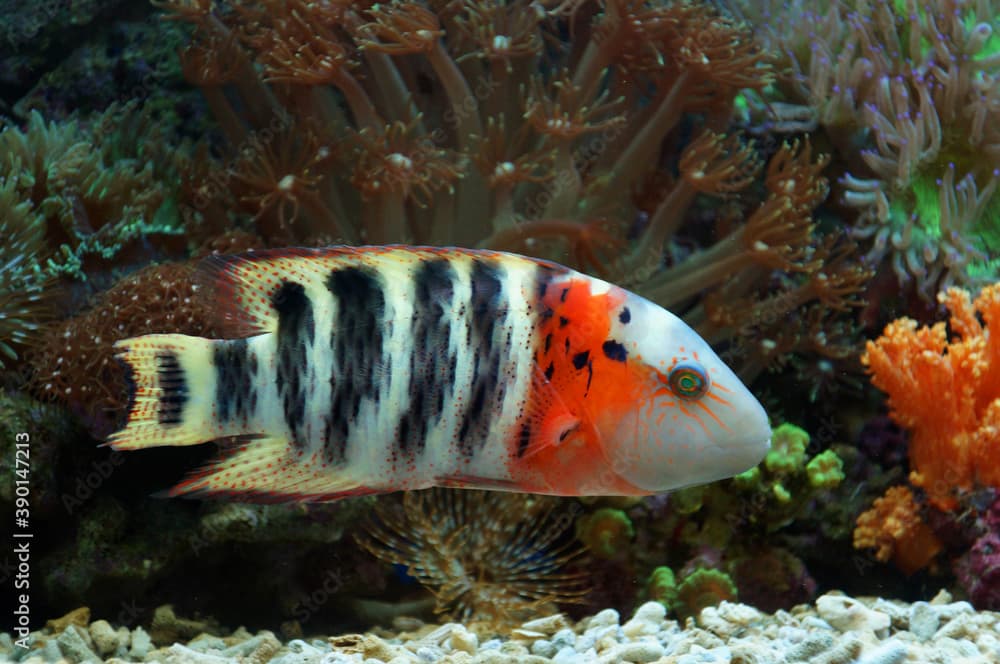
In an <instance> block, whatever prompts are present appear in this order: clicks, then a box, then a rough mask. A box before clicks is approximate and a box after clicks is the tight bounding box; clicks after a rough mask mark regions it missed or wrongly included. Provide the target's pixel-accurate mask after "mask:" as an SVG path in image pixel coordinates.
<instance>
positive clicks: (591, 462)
mask: <svg viewBox="0 0 1000 664" xmlns="http://www.w3.org/2000/svg"><path fill="white" fill-rule="evenodd" d="M196 279H197V284H198V289H199V293H201V296H203V297H208V298H210V301H211V302H212V303H214V304H215V306H216V307H217V309H218V312H219V315H220V318H221V320H222V321H223V323H222V324H223V325H224V328H223V329H224V332H223V334H222V335H221V336H224V337H225V338H222V339H206V338H201V337H193V336H187V335H182V334H149V335H145V336H140V337H134V338H130V339H125V340H122V341H118V342H117V343H116V344H115V348H116V351H117V357H118V358H119V359H120V360H121V361H122V362H123V363H124V365H125V368H126V372H127V375H128V382H129V402H128V403H129V405H128V419H127V421H126V423H125V425H124V427H123V428H122V429H120V430H119V431H117V432H115V433H113V434H112V435H111V436H110V437H109V438H108V439H107V441H106V444H107V445H110V446H111V447H112V448H114V449H115V450H139V449H146V448H151V447H157V446H188V445H198V444H202V443H205V442H208V441H212V440H227V441H229V443H228V444H227V445H224V447H225V448H226V449H225V451H224V452H223V454H222V456H220V457H219V458H218V459H217V460H215V461H213V462H211V463H209V464H208V465H206V466H204V467H202V468H200V469H197V470H195V471H194V472H193V473H191V474H190V475H189V476H187V477H186V478H184V479H183V480H182V481H181V482H180V483H179V484H177V485H176V486H174V487H173V488H171V489H169V490H167V491H166V492H165V493H166V495H168V496H181V495H184V496H189V497H190V496H193V497H213V498H228V499H233V500H244V501H254V502H292V501H303V502H325V501H332V500H337V499H340V498H344V497H348V496H359V495H367V494H377V493H385V492H392V491H400V490H414V489H422V488H427V487H431V486H445V487H457V488H479V489H491V490H499V491H515V492H525V493H538V494H549V495H561V496H582V495H620V496H642V495H651V494H656V493H661V492H664V491H668V490H671V489H677V488H680V487H684V486H689V485H694V484H702V483H707V482H711V481H714V480H719V479H723V478H726V477H730V476H732V475H735V474H737V473H740V472H742V471H744V470H746V469H748V468H750V467H752V466H754V465H756V464H757V463H759V462H760V460H761V459H762V458H763V456H764V454H765V453H766V452H767V450H768V449H769V446H770V439H771V428H770V424H769V420H768V417H767V414H766V413H765V411H764V409H763V407H762V406H761V404H760V403H759V402H758V401H757V399H756V398H755V397H754V396H753V394H752V393H751V392H750V391H749V389H748V388H747V387H746V386H745V385H743V383H742V382H741V381H740V379H739V378H738V377H737V376H736V375H735V374H734V373H733V371H732V370H731V369H730V368H729V367H728V366H726V364H725V363H724V362H723V361H722V360H721V359H720V358H719V356H718V355H717V354H716V353H715V352H714V351H713V350H712V348H711V347H710V346H709V345H708V343H707V342H706V341H705V340H704V339H702V338H701V337H700V336H699V335H698V334H697V333H696V332H695V331H694V330H692V329H691V328H690V327H688V325H686V324H685V323H684V322H683V321H682V320H681V319H680V318H679V317H677V316H675V315H674V314H672V313H670V312H669V311H667V310H666V309H663V308H662V307H660V306H658V305H656V304H655V303H653V302H651V301H649V300H646V299H644V298H643V297H641V296H639V295H636V294H634V293H631V292H629V291H627V290H625V289H623V288H621V287H618V286H615V285H612V284H610V283H608V282H606V281H603V280H601V279H598V278H595V277H592V276H588V275H585V274H583V273H580V272H577V271H575V270H573V269H570V268H568V267H565V266H562V265H559V264H557V263H553V262H549V261H545V260H539V259H534V258H529V257H525V256H521V255H517V254H513V253H506V252H500V251H490V250H484V249H462V248H451V247H449V248H441V247H418V246H404V245H391V246H361V247H349V246H332V247H326V248H320V249H305V248H289V249H275V250H266V251H258V252H250V253H246V254H242V255H235V256H212V257H209V258H207V259H205V261H203V263H202V264H201V265H200V266H199V268H198V275H197V277H196Z"/></svg>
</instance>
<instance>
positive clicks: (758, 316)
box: [158, 0, 870, 379]
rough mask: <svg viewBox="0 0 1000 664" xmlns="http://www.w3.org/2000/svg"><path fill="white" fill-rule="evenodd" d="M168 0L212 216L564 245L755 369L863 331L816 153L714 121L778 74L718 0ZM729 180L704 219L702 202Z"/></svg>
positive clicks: (465, 240)
mask: <svg viewBox="0 0 1000 664" xmlns="http://www.w3.org/2000/svg"><path fill="white" fill-rule="evenodd" d="M158 4H159V6H161V7H162V8H163V9H164V10H166V12H167V14H166V17H167V18H170V19H175V20H178V21H181V22H183V23H184V24H186V25H187V26H189V29H190V31H191V36H192V39H191V43H190V45H189V46H188V47H187V48H186V49H185V50H184V52H183V53H182V55H181V68H182V70H183V72H184V75H185V77H186V78H187V79H188V81H189V82H191V83H192V84H193V85H196V86H197V87H198V88H199V89H200V90H201V91H202V92H203V94H204V96H205V99H206V101H207V103H208V105H209V107H210V109H211V111H212V113H213V115H214V117H215V119H216V121H217V122H218V124H219V127H220V129H221V131H222V133H223V134H224V135H225V136H226V139H227V141H228V145H226V146H225V148H224V153H225V154H224V157H225V158H226V159H227V160H228V162H229V163H228V164H227V165H224V166H221V167H220V166H205V165H204V164H198V165H196V167H195V168H196V169H197V171H198V172H193V173H191V174H190V177H189V178H188V184H187V185H186V187H187V188H188V189H189V190H190V192H191V194H192V195H191V196H189V198H191V199H192V200H194V201H196V202H197V205H195V206H194V207H195V208H197V210H196V211H194V212H192V214H193V216H194V217H196V218H199V219H200V220H201V221H202V222H203V224H217V223H218V221H217V220H218V219H220V218H222V215H224V213H225V210H226V209H229V208H231V207H232V204H233V203H235V204H236V205H237V206H238V207H239V208H240V209H241V210H242V211H243V212H244V213H245V214H247V215H249V216H250V217H252V220H253V225H254V229H255V231H256V232H257V233H259V234H260V235H261V236H262V237H263V238H264V239H265V241H266V242H278V241H282V242H287V241H294V242H297V243H313V242H315V241H316V240H317V239H318V238H325V239H329V240H333V241H336V242H344V243H349V244H354V243H359V242H371V243H392V242H406V243H418V244H435V245H451V244H455V245H461V246H485V247H491V248H495V249H504V250H510V251H520V252H523V253H528V254H532V255H536V256H540V257H543V258H551V259H555V260H560V261H562V262H567V263H571V264H572V265H573V266H575V267H578V268H581V269H585V270H588V271H591V272H594V273H597V274H600V275H601V276H602V277H605V278H608V279H609V280H614V281H616V282H619V283H622V284H624V285H627V286H631V287H632V288H633V290H636V291H637V292H639V293H641V294H643V295H645V296H647V297H649V298H651V299H654V300H656V301H657V302H659V303H660V304H662V305H664V306H667V307H671V308H673V309H675V310H677V311H678V313H680V314H684V315H685V318H686V319H687V320H688V321H689V322H690V323H691V324H692V325H693V326H694V327H695V328H696V329H697V330H698V331H699V332H701V333H703V335H704V336H707V337H711V339H710V340H711V341H713V342H717V343H720V344H729V345H730V346H731V350H732V352H731V358H730V359H731V362H732V363H733V364H734V365H736V367H737V369H738V370H739V372H740V374H741V376H742V377H743V378H745V379H752V378H753V377H755V376H756V375H758V374H760V373H761V372H762V371H764V370H765V369H768V368H773V367H775V366H780V364H781V362H782V361H783V359H784V358H786V357H787V356H789V355H791V354H794V353H797V354H805V355H810V354H819V355H820V356H822V357H829V358H834V357H844V356H847V355H851V354H852V353H853V346H854V345H855V341H854V339H855V337H856V335H854V334H853V330H850V329H848V328H849V326H844V325H842V324H841V323H840V322H839V320H840V319H839V318H837V316H835V315H833V314H831V313H830V312H831V310H836V311H844V310H846V309H849V308H851V307H853V306H856V305H857V304H859V303H858V301H857V297H856V294H857V293H858V292H859V291H860V289H861V288H862V287H863V285H864V283H865V282H866V281H867V279H868V277H869V276H870V273H869V271H867V270H866V269H864V268H861V267H860V266H859V265H858V264H857V261H854V260H852V259H850V254H851V253H852V251H853V247H852V246H851V245H850V244H848V243H836V242H833V241H831V240H827V239H823V238H822V237H821V236H820V233H818V232H817V231H816V227H815V223H814V222H813V219H812V212H813V210H814V208H815V207H816V206H817V205H818V204H819V203H820V202H821V201H822V200H823V199H824V197H825V196H826V192H827V184H826V180H825V178H823V177H822V175H821V174H820V172H821V171H822V169H823V167H824V166H825V164H826V161H827V160H826V158H825V157H824V156H822V155H814V154H813V152H812V150H811V147H810V146H809V144H808V142H805V141H796V142H789V143H788V144H786V145H783V146H780V147H779V148H778V149H777V150H776V151H775V152H774V153H773V154H771V155H770V159H767V158H766V157H767V156H768V155H766V154H764V150H762V149H761V147H760V146H758V145H756V144H754V143H752V142H748V141H746V140H744V139H743V138H742V137H740V136H736V135H727V134H726V133H724V131H723V130H724V129H725V127H726V126H727V124H728V123H729V120H730V118H731V117H732V115H733V106H734V102H735V100H736V99H737V97H738V96H739V95H741V94H743V93H742V92H741V91H743V90H746V89H754V90H761V89H762V88H764V87H765V86H767V85H768V84H769V83H770V82H771V81H772V78H773V75H772V71H771V67H770V65H769V63H768V57H767V54H766V53H765V52H764V51H762V50H761V49H760V48H758V46H757V45H756V43H755V42H754V40H753V39H752V36H751V35H750V33H749V31H748V29H747V27H746V26H745V25H742V24H740V23H738V22H736V21H734V20H732V19H730V18H729V17H728V16H726V15H724V14H722V13H720V12H719V11H718V10H717V9H716V8H714V7H713V6H712V3H707V2H694V1H690V0H688V1H684V2H672V3H646V2H631V1H629V2H618V1H615V2H591V1H588V2H585V3H580V4H581V5H586V6H587V10H586V15H587V16H588V20H583V19H580V20H577V17H578V13H577V11H576V10H574V11H573V12H570V13H566V12H564V11H562V10H559V9H558V8H553V9H552V10H551V11H546V10H545V7H544V6H543V5H544V3H543V4H542V5H540V4H537V3H530V2H528V1H527V0H517V1H516V2H508V3H495V2H491V1H490V2H487V1H482V2H480V1H476V2H466V3H440V2H420V1H408V0H393V1H390V2H385V3H377V4H370V3H360V4H358V3H354V4H350V3H309V2H302V1H301V0H295V1H293V2H284V1H281V2H279V1H277V0H259V1H256V2H245V3H243V2H241V3H225V2H223V3H215V4H213V3H203V2H161V3H158ZM577 9H580V7H577ZM567 35H568V39H567ZM765 162H767V165H766V168H765V167H764V164H765ZM761 180H763V184H764V190H765V191H763V192H762V191H760V187H759V186H758V185H759V183H760V182H761ZM720 201H721V202H723V203H726V204H728V205H729V207H730V209H731V210H732V213H731V214H727V215H721V214H720V215H717V216H718V218H717V219H716V220H715V221H714V222H713V225H714V228H712V229H698V228H694V227H693V225H692V224H690V223H689V221H690V218H691V217H692V216H693V215H694V214H695V213H696V212H697V211H698V209H699V207H706V208H708V207H711V208H712V209H715V208H716V207H718V206H719V204H720ZM219 230H221V229H219ZM678 246H684V247H691V248H694V249H696V251H692V252H690V253H689V255H688V256H687V258H686V260H680V261H674V260H672V259H671V256H678V255H679V252H677V251H675V249H676V248H677V247H678ZM779 271H780V272H779ZM779 273H781V274H783V275H785V276H779ZM842 329H843V330H846V331H847V332H848V334H841V333H840V332H841V330H842Z"/></svg>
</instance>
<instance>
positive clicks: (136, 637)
mask: <svg viewBox="0 0 1000 664" xmlns="http://www.w3.org/2000/svg"><path fill="white" fill-rule="evenodd" d="M152 649H153V640H152V639H151V638H149V634H148V633H147V632H146V630H144V629H143V628H142V627H136V628H135V629H133V630H132V645H131V646H129V649H128V654H129V656H130V657H131V658H132V659H135V660H138V661H140V662H141V661H142V660H144V659H146V655H148V654H149V651H150V650H152Z"/></svg>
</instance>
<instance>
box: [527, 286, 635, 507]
mask: <svg viewBox="0 0 1000 664" xmlns="http://www.w3.org/2000/svg"><path fill="white" fill-rule="evenodd" d="M625 298H626V293H625V292H624V291H622V290H621V289H618V288H612V289H610V290H609V291H607V292H605V293H601V294H594V293H593V292H592V291H591V281H590V280H589V279H586V278H577V279H570V280H567V281H564V282H556V283H552V284H550V285H549V286H548V288H547V289H546V292H545V295H544V296H543V297H542V298H541V303H540V306H541V307H542V322H541V324H540V325H539V329H538V333H537V337H536V339H537V342H536V349H535V363H536V365H537V370H536V372H537V374H538V377H537V378H536V380H535V381H534V382H533V385H532V393H531V396H530V397H529V406H528V409H529V411H531V410H532V409H534V412H535V413H536V414H535V415H533V418H534V420H535V421H534V422H531V424H530V427H529V429H530V436H528V440H527V441H519V444H521V445H524V446H525V447H526V448H527V449H528V450H529V452H528V453H527V454H525V455H524V456H523V458H518V455H516V454H514V455H512V458H514V464H513V465H514V470H515V473H516V474H517V475H518V476H520V477H523V478H525V481H526V482H527V483H529V484H532V485H533V486H534V485H535V484H537V485H538V486H535V490H540V491H544V492H548V493H558V494H564V495H575V494H579V493H580V491H581V490H589V491H592V492H607V493H617V494H619V495H644V494H645V493H647V492H645V491H642V490H640V489H638V488H637V487H635V486H633V485H631V484H629V483H628V482H626V481H625V480H623V479H622V478H620V477H619V476H617V475H616V474H615V473H614V472H613V471H612V470H611V469H610V467H609V464H608V461H607V459H606V451H605V449H604V445H603V441H602V440H601V433H600V428H599V426H598V425H599V424H600V421H601V420H605V421H609V418H610V420H614V419H616V417H621V416H624V415H625V414H627V413H628V412H630V411H633V410H635V409H636V408H638V407H640V405H641V401H642V400H644V399H646V400H648V399H649V397H650V396H651V394H646V392H648V386H649V384H650V382H649V378H648V376H647V375H646V372H645V371H641V370H640V365H639V364H638V363H636V362H635V360H634V359H632V358H628V357H627V356H625V357H622V356H616V357H612V356H609V354H608V353H607V352H606V351H605V342H607V341H609V340H610V339H609V334H610V331H611V321H612V317H613V316H615V315H617V314H616V313H615V312H617V311H618V310H619V309H620V308H621V306H622V304H623V303H624V300H625ZM571 420H574V421H578V424H577V425H575V426H574V427H573V428H572V430H571V431H568V432H563V431H562V430H561V429H560V426H559V425H560V423H561V422H566V421H571ZM558 434H565V435H564V437H563V438H562V439H559V435H558ZM527 478H534V479H527Z"/></svg>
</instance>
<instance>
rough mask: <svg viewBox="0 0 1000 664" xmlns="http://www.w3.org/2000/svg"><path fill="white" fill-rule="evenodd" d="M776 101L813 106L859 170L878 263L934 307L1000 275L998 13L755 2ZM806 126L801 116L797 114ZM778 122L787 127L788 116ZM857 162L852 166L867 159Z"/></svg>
mask: <svg viewBox="0 0 1000 664" xmlns="http://www.w3.org/2000/svg"><path fill="white" fill-rule="evenodd" d="M741 7H742V9H743V10H744V12H745V14H746V15H747V16H748V17H751V18H753V19H755V20H758V21H759V22H760V25H761V29H760V34H761V35H762V37H763V38H764V39H765V41H766V42H767V43H768V44H769V45H770V46H771V49H772V50H773V51H775V52H776V53H780V54H781V60H780V62H779V64H778V67H777V69H778V77H777V79H778V80H777V85H776V86H775V88H774V90H776V91H778V93H779V94H778V95H775V99H776V100H778V101H785V102H791V103H793V104H801V105H806V106H808V107H809V108H810V109H811V111H812V113H811V114H809V113H807V114H806V115H807V116H808V115H811V116H812V118H813V119H814V120H815V121H816V122H818V124H819V125H820V126H822V127H823V128H824V129H825V130H826V132H827V134H828V135H829V137H830V139H831V141H833V142H834V144H835V145H836V146H837V148H838V151H839V152H840V153H841V154H842V155H843V157H844V158H845V159H846V160H847V161H848V169H849V172H848V173H847V174H845V175H844V177H843V178H842V180H841V186H842V192H841V198H842V200H843V201H844V202H845V203H846V204H847V205H848V206H851V207H854V208H856V209H857V210H858V212H859V215H860V216H859V220H858V223H857V225H856V227H855V228H854V229H853V230H852V233H853V234H854V235H855V237H857V238H859V239H862V240H863V241H865V242H866V243H867V246H868V252H867V258H868V259H869V260H870V261H872V262H879V261H883V260H885V261H886V262H887V263H888V264H889V265H891V268H892V270H893V272H894V273H895V274H896V277H897V279H898V280H899V282H901V283H903V284H907V283H910V284H914V285H915V287H916V289H917V291H918V292H919V293H920V294H921V295H922V296H923V297H924V298H926V299H928V300H931V299H933V295H934V293H936V292H937V290H938V289H939V288H945V287H948V286H950V285H953V284H954V285H974V286H978V285H981V284H983V283H985V282H988V281H990V280H992V279H995V278H996V277H997V268H998V262H997V259H996V255H997V248H998V247H1000V244H998V243H1000V226H998V214H1000V197H998V194H997V181H998V179H1000V131H998V129H997V127H998V124H997V121H998V120H1000V104H998V103H997V102H998V99H1000V97H998V94H997V89H998V86H997V81H998V80H1000V57H998V48H1000V41H998V39H997V36H996V34H994V33H995V23H994V19H995V16H996V11H997V7H996V4H995V3H993V2H988V1H987V2H964V1H962V0H944V1H942V2H916V1H910V2H905V3H904V2H895V3H894V2H870V1H869V0H852V1H849V2H828V1H827V2H802V1H797V2H790V3H788V2H786V3H778V2H754V3H749V2H746V3H741ZM799 117H801V114H800V116H799ZM778 121H779V122H780V119H778ZM859 145H860V146H861V147H862V149H861V151H860V155H861V160H860V162H859V161H858V160H856V159H855V158H854V155H856V154H858V152H859V151H858V147H859Z"/></svg>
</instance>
